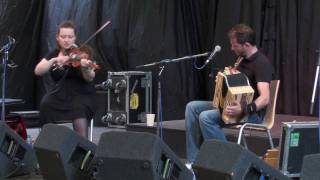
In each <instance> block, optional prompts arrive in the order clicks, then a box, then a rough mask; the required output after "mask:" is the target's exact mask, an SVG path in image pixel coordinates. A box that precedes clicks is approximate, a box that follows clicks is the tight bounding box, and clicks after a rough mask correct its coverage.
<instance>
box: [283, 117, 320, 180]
mask: <svg viewBox="0 0 320 180" xmlns="http://www.w3.org/2000/svg"><path fill="white" fill-rule="evenodd" d="M315 153H319V122H317V121H310V122H284V123H283V124H282V134H281V139H280V157H279V169H280V171H281V172H282V173H283V174H284V175H286V176H288V177H300V173H301V167H302V162H303V157H304V156H305V155H308V154H315Z"/></svg>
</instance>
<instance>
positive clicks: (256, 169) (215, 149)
mask: <svg viewBox="0 0 320 180" xmlns="http://www.w3.org/2000/svg"><path fill="white" fill-rule="evenodd" d="M192 167H193V169H194V173H195V175H196V177H197V179H200V180H211V179H219V180H224V179H225V180H231V179H234V180H235V179H243V180H247V179H248V180H249V179H250V180H252V179H257V180H258V179H260V177H261V176H263V177H265V179H289V178H288V177H286V176H284V175H283V174H281V173H280V171H278V170H276V169H274V168H272V167H271V166H270V165H268V164H266V163H265V162H264V161H262V160H261V159H259V158H258V157H257V156H256V155H255V154H253V153H252V152H250V151H248V150H246V149H244V148H243V147H242V146H240V145H238V144H235V143H231V142H226V141H218V140H208V141H205V142H204V143H203V145H202V146H201V148H200V152H199V154H198V156H197V158H196V161H195V163H194V164H193V166H192Z"/></svg>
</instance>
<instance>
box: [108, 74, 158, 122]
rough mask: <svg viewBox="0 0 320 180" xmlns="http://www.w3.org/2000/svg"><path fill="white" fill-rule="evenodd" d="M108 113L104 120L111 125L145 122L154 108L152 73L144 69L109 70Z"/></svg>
mask: <svg viewBox="0 0 320 180" xmlns="http://www.w3.org/2000/svg"><path fill="white" fill-rule="evenodd" d="M105 86H106V87H107V91H108V102H107V114H106V115H104V116H103V117H102V122H103V123H104V124H106V125H107V126H109V127H124V126H125V125H127V124H129V123H139V122H145V114H146V113H150V112H151V110H152V74H151V72H142V71H123V72H108V79H107V81H105Z"/></svg>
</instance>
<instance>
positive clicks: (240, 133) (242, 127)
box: [237, 124, 246, 144]
mask: <svg viewBox="0 0 320 180" xmlns="http://www.w3.org/2000/svg"><path fill="white" fill-rule="evenodd" d="M245 126H246V125H245V124H244V125H242V126H241V128H240V130H239V135H238V141H237V144H241V140H242V135H243V131H244V128H245Z"/></svg>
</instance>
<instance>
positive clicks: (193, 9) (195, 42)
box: [0, 0, 320, 120]
mask: <svg viewBox="0 0 320 180" xmlns="http://www.w3.org/2000/svg"><path fill="white" fill-rule="evenodd" d="M319 9H320V1H317V0H305V1H299V0H237V1H234V0H136V1H134V0H97V1H90V0H69V1H66V0H29V1H23V0H2V1H0V35H1V39H0V40H1V41H0V43H1V44H0V45H1V46H2V45H3V44H5V42H6V36H7V35H11V36H13V37H15V39H16V41H17V43H16V44H15V46H14V47H13V48H12V49H11V51H10V60H12V61H14V62H15V63H16V64H18V65H19V66H18V68H15V69H9V73H8V77H7V79H8V80H7V81H8V82H7V97H11V98H23V99H24V100H25V101H26V103H25V104H24V107H23V108H24V109H36V108H38V105H39V101H40V98H41V97H42V95H43V92H44V90H43V83H42V78H38V77H35V76H34V74H33V69H34V67H35V65H36V63H37V62H38V61H39V60H40V59H41V57H42V56H43V55H44V54H45V53H46V52H47V51H48V50H49V49H51V48H53V47H54V46H55V31H56V28H57V25H58V24H59V23H60V22H61V21H63V20H67V19H71V20H74V21H75V23H76V24H77V26H78V35H79V36H78V40H79V42H80V43H81V42H83V41H85V40H86V39H87V38H88V37H89V36H90V35H91V34H92V33H93V32H95V31H96V30H97V29H98V28H99V27H100V26H101V25H102V24H103V23H104V22H106V21H107V20H111V22H112V23H111V25H110V26H108V27H106V28H105V29H104V30H103V31H102V32H101V33H100V34H98V35H97V36H96V37H95V38H94V39H93V40H92V41H90V42H89V44H90V45H91V46H93V48H94V49H95V50H96V60H97V61H98V63H99V64H100V65H101V66H102V70H100V71H99V72H98V74H97V78H96V80H95V81H96V83H99V82H102V81H103V80H105V79H106V75H107V72H108V71H128V70H142V71H152V72H153V76H154V87H153V94H154V95H155V94H156V83H155V82H156V79H157V77H156V74H157V73H158V69H157V68H144V69H136V68H135V67H136V66H137V65H141V64H146V63H151V62H154V61H159V60H161V59H166V58H177V57H182V56H186V55H191V54H198V53H203V52H206V51H211V50H212V48H213V47H214V46H215V45H217V44H219V45H220V46H222V51H221V52H220V53H219V54H218V55H217V56H216V58H215V59H214V62H212V63H211V64H210V66H209V67H207V68H205V69H204V70H201V71H200V70H196V69H195V68H194V64H193V63H194V62H193V60H187V61H184V62H179V63H172V64H169V65H167V66H166V68H165V70H164V72H163V75H162V80H161V82H162V94H163V99H162V101H163V108H164V120H170V119H182V118H184V108H185V105H186V103H187V102H188V101H190V100H194V99H211V98H212V94H213V78H211V77H209V74H210V73H211V74H215V73H216V72H217V70H219V69H223V67H225V66H227V65H232V64H233V62H234V60H235V58H236V57H235V55H234V54H233V53H232V52H231V51H230V47H229V42H228V39H227V31H228V29H230V28H231V27H232V26H233V25H235V24H237V23H246V24H249V25H251V26H252V27H253V28H254V29H255V30H256V32H257V40H258V45H259V47H260V48H261V49H262V50H263V51H264V53H265V54H266V55H267V56H268V57H269V58H270V61H271V62H272V64H273V65H274V67H275V70H276V72H277V77H278V78H279V79H280V80H281V84H280V94H279V97H278V106H277V113H282V114H294V115H308V112H309V108H310V100H311V95H312V89H313V83H314V76H315V71H316V65H317V54H316V52H315V51H316V50H317V49H318V48H319V47H320V35H319V33H318V32H320V11H318V10H319ZM1 59H2V58H1ZM203 60H204V59H203V58H199V59H198V60H197V62H196V63H197V64H198V65H201V63H202V62H203ZM155 97H156V96H154V98H153V107H156V98H155ZM100 101H101V98H100ZM316 102H318V95H317V99H316ZM97 103H100V104H101V106H105V104H104V103H102V102H99V99H98V100H97ZM102 109H104V107H102ZM154 110H155V108H154ZM316 110H317V111H318V103H316ZM314 115H318V113H317V112H315V113H314Z"/></svg>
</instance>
